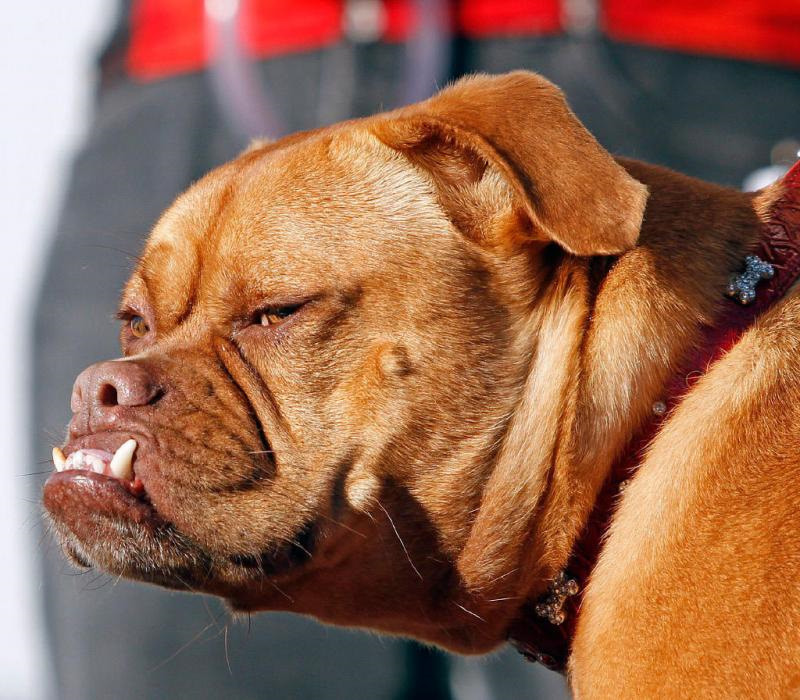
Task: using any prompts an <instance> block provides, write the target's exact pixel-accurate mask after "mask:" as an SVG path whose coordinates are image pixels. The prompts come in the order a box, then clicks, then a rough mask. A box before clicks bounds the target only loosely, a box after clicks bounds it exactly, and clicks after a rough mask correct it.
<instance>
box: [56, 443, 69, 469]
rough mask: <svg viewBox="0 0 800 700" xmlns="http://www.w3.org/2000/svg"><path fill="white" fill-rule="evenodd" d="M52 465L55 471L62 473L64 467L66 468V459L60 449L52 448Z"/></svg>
mask: <svg viewBox="0 0 800 700" xmlns="http://www.w3.org/2000/svg"><path fill="white" fill-rule="evenodd" d="M53 464H55V465H56V471H58V472H63V471H64V467H66V466H67V458H66V457H65V456H64V452H63V451H62V450H61V448H60V447H54V448H53Z"/></svg>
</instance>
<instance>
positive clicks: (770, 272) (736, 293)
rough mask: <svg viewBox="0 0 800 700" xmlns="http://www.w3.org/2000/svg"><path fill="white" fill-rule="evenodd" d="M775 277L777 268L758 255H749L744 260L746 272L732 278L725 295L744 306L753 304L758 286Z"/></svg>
mask: <svg viewBox="0 0 800 700" xmlns="http://www.w3.org/2000/svg"><path fill="white" fill-rule="evenodd" d="M774 276H775V268H774V267H773V266H772V265H770V263H768V262H767V261H766V260H762V259H761V258H759V257H758V256H757V255H748V256H747V257H746V258H745V259H744V272H742V273H740V274H738V275H732V276H731V278H730V281H729V282H728V287H727V289H726V290H725V295H726V296H728V297H730V298H731V299H735V300H736V301H738V302H739V303H740V304H742V305H747V304H751V303H752V302H753V301H755V298H756V285H757V284H758V283H759V282H760V281H761V280H771V279H772V278H773V277H774Z"/></svg>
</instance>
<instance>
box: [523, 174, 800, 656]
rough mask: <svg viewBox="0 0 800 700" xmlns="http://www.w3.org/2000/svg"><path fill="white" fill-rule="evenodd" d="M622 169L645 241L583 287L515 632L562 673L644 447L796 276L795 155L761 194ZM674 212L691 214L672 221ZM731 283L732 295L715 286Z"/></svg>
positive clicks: (798, 182)
mask: <svg viewBox="0 0 800 700" xmlns="http://www.w3.org/2000/svg"><path fill="white" fill-rule="evenodd" d="M625 165H626V167H628V169H629V170H630V171H631V172H632V173H633V174H634V175H635V176H636V177H637V178H638V179H640V180H642V181H643V182H645V183H646V184H649V185H651V189H652V191H653V195H651V201H650V204H649V206H648V210H647V213H646V215H645V221H646V224H645V225H644V227H643V230H642V238H641V241H640V244H639V246H638V247H637V248H636V249H635V250H633V251H631V252H630V253H627V254H625V255H623V256H621V257H620V258H618V259H617V260H615V261H614V262H613V264H612V265H611V267H610V269H609V271H608V273H607V274H605V275H604V276H603V277H602V279H601V281H600V283H599V284H598V285H597V290H596V292H594V293H593V294H591V288H592V285H590V284H588V283H587V285H586V288H587V289H588V290H589V291H590V297H589V301H588V304H587V309H588V314H587V317H586V322H587V323H586V331H585V333H584V335H583V337H582V344H581V350H580V354H579V358H578V360H579V361H578V365H577V367H575V370H576V374H575V381H574V382H573V385H572V387H571V389H570V394H571V396H570V398H569V400H568V401H567V402H566V404H565V407H564V408H565V410H564V413H563V414H562V428H563V430H562V433H561V437H560V438H559V443H558V445H557V449H556V453H555V458H554V462H553V464H554V466H553V470H552V473H551V474H550V481H549V486H548V488H547V490H546V492H545V493H544V494H543V497H542V499H541V501H540V503H539V509H538V512H539V513H540V515H539V516H538V517H537V518H536V519H535V521H534V528H533V530H532V531H533V532H534V533H536V538H535V545H534V546H533V547H532V548H531V549H532V551H531V552H530V553H529V558H528V562H531V563H533V562H536V563H538V566H539V570H538V573H539V575H540V576H541V578H539V580H538V581H537V582H535V583H534V585H533V586H532V587H531V588H530V590H529V598H528V600H529V602H528V603H527V604H526V605H525V606H523V608H522V610H521V612H520V614H519V616H518V617H517V619H516V620H515V621H514V623H513V624H512V626H511V628H510V630H509V640H510V641H511V642H512V643H513V644H514V645H515V646H516V647H517V648H518V650H520V651H521V652H522V653H523V654H524V655H525V656H526V657H527V658H529V659H531V660H536V661H539V662H541V663H543V664H544V665H546V666H548V667H550V668H553V669H556V670H561V671H563V670H564V669H565V667H566V661H567V657H568V653H569V648H570V644H571V639H572V635H573V633H574V630H575V625H576V623H577V619H578V615H579V612H580V605H581V600H582V590H583V586H584V584H585V582H586V581H587V579H588V577H589V575H590V573H591V571H592V569H593V568H594V565H595V563H596V561H597V558H598V556H599V554H600V550H601V544H602V538H603V536H604V534H605V533H606V531H607V530H608V526H609V524H610V522H611V519H612V517H613V512H614V508H615V504H616V503H617V502H618V501H619V499H620V498H621V497H622V494H623V492H624V489H625V486H626V483H627V481H628V480H630V479H631V478H633V476H634V474H635V472H636V469H637V466H638V465H639V464H640V462H641V461H642V460H643V458H644V456H645V452H646V448H647V445H649V443H650V442H651V441H652V439H653V438H654V437H655V435H656V434H657V433H658V431H659V430H660V428H661V426H662V425H663V423H664V422H665V421H667V420H668V419H669V416H670V414H671V412H672V410H673V409H674V408H675V406H676V405H677V404H678V403H680V401H681V399H682V398H683V396H684V395H685V394H686V393H687V391H688V390H690V389H691V386H692V385H693V384H694V383H695V382H696V381H698V380H699V378H700V377H701V376H702V375H703V374H704V372H705V371H706V369H707V368H708V367H709V366H710V365H711V364H713V362H714V361H715V360H716V359H718V358H719V357H720V355H722V354H723V353H724V352H725V351H726V350H727V349H729V348H730V347H731V346H732V345H733V344H734V343H735V342H736V341H737V340H738V339H739V337H740V336H741V334H742V333H743V332H744V331H745V330H746V329H747V328H748V327H749V326H750V325H751V324H752V322H753V321H754V319H755V318H757V317H758V315H759V314H761V313H763V312H764V311H765V310H766V309H767V308H769V307H770V306H771V305H772V304H773V303H775V302H776V301H777V300H779V299H780V298H782V297H783V295H784V294H785V293H786V291H787V290H788V289H789V288H790V286H791V285H792V284H793V283H794V282H795V281H796V279H797V278H798V275H800V164H798V165H796V166H795V167H794V168H793V169H792V170H791V171H790V173H789V174H788V175H787V176H786V177H785V178H784V179H783V181H782V182H781V183H778V184H777V185H775V186H773V187H771V188H769V189H767V190H765V191H764V192H762V193H760V194H759V195H758V196H757V197H756V198H755V199H752V198H751V197H750V196H749V195H743V194H741V193H738V192H733V191H729V190H720V189H719V188H715V187H713V186H709V185H706V184H704V183H702V184H701V183H697V182H696V181H690V180H689V179H688V178H684V177H682V176H678V175H676V174H674V173H669V172H667V171H663V170H661V169H658V168H654V167H652V166H645V165H642V164H638V163H627V162H626V163H625ZM678 200H682V204H679V203H678ZM676 211H681V212H683V213H685V214H686V218H685V219H684V218H681V219H680V220H679V221H675V220H674V212H676ZM670 215H671V216H672V217H673V218H672V220H671V221H670V220H669V219H668V218H667V217H668V216H670ZM667 232H669V234H668V233H667ZM748 253H754V254H755V255H756V256H757V259H758V260H759V261H761V262H759V263H756V262H754V261H753V260H752V259H751V260H750V264H749V265H748V268H747V270H744V271H743V270H742V267H743V261H744V259H745V257H746V256H747V255H748ZM763 262H766V263H769V264H771V266H772V273H773V274H772V276H771V279H765V280H763V281H760V279H759V272H760V273H761V274H762V276H769V265H768V266H767V267H764V266H763V265H762V264H761V263H763ZM595 265H596V263H595ZM591 269H592V265H589V264H587V265H586V267H585V271H586V275H587V280H588V279H589V277H588V275H589V272H590V271H591ZM732 274H733V278H732V277H731V276H732ZM729 285H731V288H730V290H729V292H730V295H731V296H734V297H736V299H730V298H727V299H726V298H725V297H724V296H723V294H721V293H720V292H721V290H725V289H727V288H728V286H729ZM754 289H755V290H756V294H755V298H754V299H751V294H752V291H753V290H754ZM737 301H745V302H748V303H747V304H741V303H737ZM654 312H655V313H654ZM659 312H660V314H659ZM656 316H658V318H656ZM543 581H549V584H547V585H548V589H547V590H544V591H543V586H542V583H543Z"/></svg>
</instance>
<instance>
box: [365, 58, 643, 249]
mask: <svg viewBox="0 0 800 700" xmlns="http://www.w3.org/2000/svg"><path fill="white" fill-rule="evenodd" d="M373 130H374V133H375V134H376V136H377V137H378V138H379V139H380V140H381V141H383V142H384V143H385V144H387V145H388V146H390V147H392V148H394V149H396V150H398V151H400V152H402V153H404V154H405V155H406V156H407V157H408V158H410V159H411V160H412V162H414V163H416V164H417V165H418V166H420V167H422V168H424V169H425V170H426V171H427V172H428V173H429V174H430V175H431V177H432V178H433V181H434V184H435V185H436V188H437V191H438V194H439V199H440V201H441V203H442V206H443V207H444V209H445V211H446V212H447V213H448V215H449V216H450V217H451V219H452V220H453V221H454V223H455V224H456V225H457V226H459V227H460V228H462V229H465V230H466V231H467V232H468V233H470V234H473V235H476V236H478V237H485V236H487V235H489V231H490V229H493V230H496V229H497V224H498V223H500V222H501V220H500V219H498V216H500V217H501V219H502V220H504V221H505V222H513V223H514V226H512V227H507V226H506V227H503V229H504V230H505V231H511V230H514V231H515V232H516V234H517V235H522V237H523V238H526V239H529V240H543V241H555V242H556V243H558V244H559V245H560V246H562V247H563V248H564V249H565V250H567V251H569V252H571V253H574V254H576V255H603V254H614V253H620V252H623V251H625V250H628V249H630V248H632V247H633V246H634V245H635V243H636V241H637V239H638V236H639V228H640V226H641V222H642V217H643V214H644V207H645V202H646V200H647V188H646V187H645V186H644V185H643V184H642V183H640V182H638V181H637V180H635V179H634V178H633V177H631V176H630V175H629V174H628V173H627V172H626V171H625V169H624V168H623V167H622V166H621V165H619V164H618V163H617V162H616V161H615V160H614V159H613V158H612V157H611V155H610V154H609V153H608V152H607V151H605V150H604V149H603V148H602V147H601V146H600V145H599V144H598V143H597V141H596V140H595V139H594V138H593V137H592V135H591V134H589V132H588V131H587V130H586V129H585V128H584V127H583V125H582V124H581V123H580V122H579V121H578V119H577V117H576V116H575V115H574V114H573V113H572V111H571V110H570V109H569V107H568V106H567V104H566V101H565V100H564V97H563V95H562V93H561V91H560V90H558V88H556V87H555V86H554V85H553V84H552V83H550V82H548V81H547V80H545V79H544V78H542V77H540V76H538V75H536V74H534V73H528V72H525V71H517V72H514V73H509V74H506V75H502V76H488V75H477V76H473V77H470V78H465V79H462V80H460V81H459V82H457V83H455V84H454V85H452V86H451V87H449V88H447V89H445V90H443V91H442V92H440V93H439V94H438V95H435V96H434V97H432V98H430V99H429V100H427V101H425V102H421V103H418V104H415V105H411V106H409V107H405V108H402V109H400V110H397V111H395V112H392V113H389V114H388V115H385V117H384V118H382V119H380V120H378V121H376V122H375V124H374V126H373Z"/></svg>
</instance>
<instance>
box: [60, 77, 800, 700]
mask: <svg viewBox="0 0 800 700" xmlns="http://www.w3.org/2000/svg"><path fill="white" fill-rule="evenodd" d="M776 192H777V189H776V188H773V189H772V190H768V191H766V192H764V193H762V194H761V195H759V196H758V197H757V198H756V199H754V198H753V197H752V196H750V195H746V194H741V193H739V192H735V191H733V190H728V189H724V188H721V187H717V186H714V185H710V184H707V183H702V182H699V181H697V180H694V179H691V178H688V177H684V176H681V175H678V174H676V173H673V172H670V171H668V170H665V169H663V168H658V167H656V166H650V165H646V164H642V163H638V162H634V161H627V160H614V159H613V158H612V157H611V156H610V155H609V154H608V153H607V152H605V151H604V150H603V149H602V148H601V147H600V146H599V144H597V142H596V141H595V140H594V139H593V138H592V137H591V135H590V134H589V133H588V132H587V131H586V130H585V129H584V128H583V127H582V126H581V124H580V123H579V122H578V120H577V119H576V118H575V117H574V115H573V114H572V113H571V112H570V111H569V108H568V107H567V106H566V103H565V102H564V99H563V97H562V95H561V93H560V92H559V91H558V90H557V89H556V88H555V87H554V86H552V85H551V84H550V83H548V82H547V81H545V80H544V79H542V78H540V77H538V76H536V75H533V74H530V73H524V72H517V73H512V74H509V75H505V76H499V77H491V76H475V77H472V78H469V79H466V80H462V81H460V82H458V83H456V84H455V85H453V86H451V87H449V88H447V89H446V90H444V91H443V92H442V93H440V94H439V95H437V96H435V97H433V98H431V99H430V100H428V101H426V102H423V103H420V104H418V105H412V106H410V107H406V108H403V109H401V110H397V111H395V112H391V113H388V114H382V115H378V116H375V117H372V118H369V119H364V120H357V121H352V122H347V123H344V124H340V125H336V126H333V127H329V128H327V129H322V130H318V131H315V132H309V133H307V134H300V135H295V136H292V137H289V138H288V139H284V140H282V141H278V142H275V143H270V144H267V145H263V146H261V145H259V144H256V145H254V146H253V147H251V148H250V149H249V150H248V151H247V152H246V153H245V154H243V155H242V156H241V157H240V158H239V159H237V160H235V161H233V162H232V163H229V164H227V165H225V166H223V167H221V168H219V169H217V170H215V171H213V172H212V173H210V174H209V175H208V176H207V177H205V178H204V179H203V180H201V181H200V182H199V183H197V184H196V185H194V186H193V187H192V188H190V189H189V190H188V192H187V193H185V194H184V195H182V196H181V197H180V198H179V199H178V200H177V201H176V203H175V204H174V205H173V206H172V207H171V208H170V209H169V210H168V212H167V213H166V214H165V215H164V216H163V217H162V219H161V221H160V222H159V223H158V224H157V225H156V227H155V229H154V231H153V233H152V235H151V237H150V240H149V242H148V245H147V248H146V250H145V252H144V255H143V256H142V259H141V262H140V264H139V267H138V269H137V271H136V272H135V273H134V275H133V277H132V278H131V280H130V282H129V284H128V286H127V289H126V292H125V295H124V299H123V311H127V312H129V313H134V314H139V315H142V316H144V317H145V318H146V320H147V322H148V323H149V325H150V328H151V330H150V333H149V334H148V336H147V337H145V338H143V339H137V338H134V337H132V336H131V335H130V332H129V330H127V329H125V328H124V329H123V334H122V344H123V349H124V351H125V354H126V355H128V356H129V358H130V359H129V361H130V362H133V363H136V364H137V365H139V366H141V367H143V368H145V369H146V371H147V372H148V373H149V374H150V376H152V377H155V378H157V380H158V382H159V385H160V386H163V387H165V392H164V395H163V398H161V399H160V400H159V401H158V403H155V404H153V405H148V406H146V407H142V408H141V409H140V410H138V411H136V412H133V411H123V410H122V409H121V408H120V410H119V411H117V412H116V413H115V416H116V418H115V420H116V421H117V422H116V426H117V427H116V428H115V430H118V431H122V433H124V435H125V436H129V435H134V436H136V437H137V439H138V441H139V444H140V447H139V452H138V453H137V455H138V456H137V461H136V465H135V467H136V473H137V475H138V476H139V477H140V478H141V480H142V482H143V483H144V486H145V488H146V490H147V494H148V497H149V498H150V500H151V502H152V504H153V506H154V508H155V510H156V511H157V513H158V516H159V518H160V519H161V520H159V521H158V523H143V524H138V525H131V526H130V536H129V537H124V536H121V535H120V534H119V533H120V528H119V527H115V522H114V521H113V518H109V517H107V516H105V515H103V514H100V513H98V512H97V511H96V510H93V509H92V508H90V507H89V506H85V505H80V504H81V503H84V501H78V500H76V499H75V498H74V497H73V496H71V495H70V494H71V492H69V491H68V490H66V489H64V488H59V489H56V488H55V487H53V488H50V490H49V491H48V490H47V489H46V491H45V503H46V505H47V507H48V509H49V511H50V513H51V516H52V518H53V521H54V522H55V524H56V527H57V528H58V530H59V532H60V533H61V535H62V537H63V540H64V543H65V548H66V549H67V551H68V552H69V553H70V554H71V555H72V556H73V557H74V558H75V559H76V560H77V561H79V562H81V563H84V564H93V565H97V566H100V567H103V568H105V569H107V570H109V571H111V572H113V573H118V574H123V575H127V576H130V577H132V578H138V579H142V580H147V581H153V582H156V583H159V584H161V585H168V586H172V587H176V588H187V587H188V588H191V589H200V590H204V591H208V592H211V593H214V594H217V595H220V596H222V597H224V598H226V599H227V600H228V601H229V602H230V604H231V606H232V607H233V608H234V609H236V610H278V609H280V610H293V611H296V612H301V613H306V614H311V615H315V616H317V617H319V618H320V619H322V620H326V621H329V622H332V623H335V624H343V625H358V626H365V627H371V628H375V629H379V630H383V631H385V632H389V633H393V634H402V635H409V636H413V637H417V638H421V639H424V640H427V641H430V642H433V643H435V644H438V645H441V646H443V647H445V648H448V649H452V650H455V651H459V652H465V653H482V652H485V651H488V650H491V649H493V648H495V647H496V646H498V645H499V644H501V643H502V642H503V641H504V638H505V634H506V631H507V629H508V627H509V625H510V623H511V621H512V620H513V619H514V618H515V616H516V615H517V614H518V612H519V609H520V607H521V606H522V604H523V603H524V602H525V601H526V600H530V599H534V598H536V597H537V596H538V595H539V594H540V593H541V592H542V591H543V590H544V588H545V586H546V584H547V581H548V579H549V578H550V577H552V576H553V574H554V573H555V572H557V571H558V570H559V569H560V568H561V567H563V565H564V564H565V562H566V561H567V559H568V557H569V555H570V552H571V550H572V548H573V546H574V543H575V540H576V538H577V537H578V535H579V533H580V531H581V530H582V528H583V526H584V524H585V523H586V520H587V518H588V515H589V512H590V510H591V507H592V505H593V503H594V500H595V497H596V495H597V492H598V490H599V488H600V486H601V484H602V482H603V481H604V479H605V478H606V476H607V474H608V472H609V469H610V467H611V464H612V463H613V461H614V460H615V459H616V458H617V457H618V456H619V455H620V453H621V451H622V450H623V449H624V448H625V445H626V443H627V442H628V441H629V440H630V438H631V436H632V435H633V434H634V433H635V432H636V430H637V429H638V428H639V427H640V426H641V425H642V423H643V421H644V420H645V418H646V416H647V413H648V410H649V407H650V406H651V405H652V403H653V402H654V401H655V400H657V399H658V398H659V397H660V392H662V390H663V387H664V383H665V382H666V380H667V379H668V378H669V377H670V376H671V375H672V374H673V373H674V372H675V371H676V369H677V368H678V367H679V365H680V362H681V360H682V359H683V358H685V357H686V355H687V354H688V353H689V352H691V350H692V348H693V346H694V344H695V343H696V342H697V329H698V327H699V325H700V324H701V323H704V322H713V320H714V318H716V316H717V315H718V314H719V313H720V308H721V304H722V303H724V302H723V300H722V296H721V294H720V290H721V289H722V288H723V287H724V284H725V281H726V279H727V277H728V275H729V274H730V273H731V271H732V270H735V269H736V268H737V266H738V265H739V263H740V261H741V259H742V258H743V256H744V255H745V254H746V252H747V251H748V250H749V249H750V248H751V247H752V245H753V243H754V241H755V240H756V238H757V236H758V233H759V227H760V221H761V220H763V219H764V218H767V217H768V216H769V214H770V208H771V206H772V203H773V201H774V199H775V197H776ZM598 270H601V271H602V274H598ZM287 304H289V305H292V304H294V305H297V304H300V305H301V306H300V309H299V311H297V312H296V313H295V314H294V315H292V316H289V317H288V319H287V320H286V321H285V322H283V323H281V324H279V325H278V326H277V327H276V328H262V327H261V326H258V325H257V324H253V322H252V321H253V318H254V317H255V316H257V315H258V313H259V311H260V310H262V309H264V308H271V307H274V306H280V305H287ZM798 316H800V302H798V299H797V297H796V296H795V295H794V294H792V295H790V296H789V297H788V298H787V299H786V300H785V301H784V302H782V303H781V304H780V305H779V306H778V307H777V308H775V309H774V310H773V311H772V312H770V313H769V314H767V315H766V316H765V317H764V318H762V319H760V320H759V322H758V323H757V324H756V326H755V327H754V328H753V329H752V330H750V331H749V332H748V333H747V335H746V336H745V337H744V339H743V340H742V341H741V342H740V343H739V344H738V345H737V346H736V347H735V348H734V349H733V351H732V352H730V353H729V354H728V355H726V356H725V357H724V358H723V359H722V360H720V361H719V362H718V363H717V365H716V366H715V367H714V368H713V369H712V370H711V371H710V372H709V373H708V375H707V376H705V377H704V378H703V380H702V381H701V382H700V383H699V384H698V385H697V386H696V388H694V389H693V390H692V392H691V393H690V395H689V397H688V398H687V399H686V400H685V401H684V403H683V404H682V405H681V406H680V408H679V410H678V411H677V412H676V413H675V415H674V416H673V417H671V418H670V419H669V421H668V422H667V424H666V425H665V427H664V428H663V430H662V431H661V433H660V434H659V436H658V438H657V440H656V441H655V443H654V444H653V445H652V447H651V449H650V450H649V452H648V455H647V458H646V460H645V461H644V463H643V464H642V466H641V468H640V469H639V471H638V472H637V476H636V478H635V479H634V481H633V483H632V484H631V485H630V486H629V487H628V488H627V489H626V491H625V494H624V498H623V499H622V502H621V505H620V508H619V510H618V512H617V514H616V516H615V518H614V522H613V525H612V527H611V530H610V533H609V537H608V540H607V543H606V545H605V547H604V549H603V552H602V555H601V558H600V561H599V563H598V565H597V567H596V569H595V571H594V572H593V575H592V578H591V583H590V586H589V589H588V592H587V595H586V598H585V603H584V606H583V610H582V613H581V616H580V619H579V625H578V630H577V637H576V639H575V644H574V648H573V654H572V657H571V659H570V681H571V684H572V687H573V689H574V691H575V694H576V696H577V697H580V698H584V697H586V698H595V697H597V698H620V697H632V698H633V697H637V698H638V697H731V696H736V697H777V696H789V695H790V694H791V693H793V692H798V688H800V670H798V662H800V658H799V657H800V654H798V649H799V648H800V639H799V638H798V637H799V636H800V633H799V632H798V630H800V600H798V598H799V597H800V593H799V591H800V588H798V586H797V580H796V574H795V572H796V571H797V569H798V563H800V518H798V517H797V515H798V505H797V504H798V503H800V493H798V491H800V479H798V458H797V455H798V453H800V434H799V433H800V431H799V429H798V426H800V420H799V419H800V415H798V412H799V411H800V409H799V408H798V406H800V389H799V385H798V381H797V378H798V376H800V366H798V363H800V359H799V358H798V353H797V351H796V350H797V347H798V343H799V342H800V336H799V332H798V330H797V329H798V324H797V321H798ZM102 432H103V430H101V429H100V428H99V427H98V426H97V425H93V424H92V422H91V420H89V419H84V418H82V417H81V416H79V415H77V416H76V419H75V420H74V421H73V425H72V429H71V433H70V442H69V443H68V444H67V446H66V451H67V452H69V451H71V450H74V449H77V447H78V446H82V445H85V444H89V443H90V442H91V440H93V439H96V438H95V436H96V435H98V434H100V433H102ZM105 432H109V431H108V429H106V430H105ZM112 432H113V431H112ZM265 452H268V453H269V454H264V453H265ZM48 488H49V487H48ZM87 523H91V525H92V526H91V527H88V526H87ZM116 525H118V523H116ZM309 531H311V532H313V538H312V539H313V545H308V543H307V542H306V541H304V542H305V543H300V542H299V541H298V538H299V537H300V536H301V534H302V533H307V532H309ZM292 543H294V544H295V545H297V544H302V546H303V547H306V546H313V551H311V553H310V554H311V556H310V558H309V559H308V560H307V561H304V562H302V563H296V564H294V565H292V566H288V567H282V568H281V567H279V566H278V565H279V564H281V562H284V559H285V558H286V557H287V556H288V554H287V553H286V552H287V551H288V550H287V547H292V546H293V545H292ZM296 553H297V552H296V551H295V554H296ZM276 567H278V568H277V569H276ZM273 569H275V570H274V571H273Z"/></svg>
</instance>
